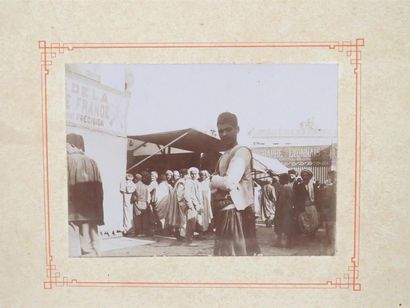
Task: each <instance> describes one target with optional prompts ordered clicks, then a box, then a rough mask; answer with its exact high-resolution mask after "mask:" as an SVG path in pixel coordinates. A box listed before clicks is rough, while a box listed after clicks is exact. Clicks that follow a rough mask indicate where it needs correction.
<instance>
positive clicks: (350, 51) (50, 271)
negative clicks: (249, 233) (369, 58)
mask: <svg viewBox="0 0 410 308" xmlns="http://www.w3.org/2000/svg"><path fill="white" fill-rule="evenodd" d="M364 45H365V44H364V39H363V38H359V39H355V41H354V42H352V41H331V42H276V43H266V42H250V43H47V42H46V41H39V43H38V47H39V49H40V51H41V59H40V61H41V100H42V123H43V126H42V129H43V170H44V178H43V181H44V218H45V242H46V271H47V277H46V279H45V281H44V283H43V285H44V288H45V289H52V288H53V286H54V287H138V288H263V289H267V288H300V289H350V288H351V289H352V290H353V291H360V290H361V284H360V283H359V252H360V192H361V104H362V100H361V84H362V70H361V60H362V56H361V49H362V48H363V47H364ZM156 48H163V49H171V48H179V49H184V48H185V49H186V48H189V49H199V48H316V49H329V50H337V51H338V52H341V53H346V56H347V57H348V58H349V60H350V64H352V65H353V67H354V69H353V73H354V75H355V78H356V82H355V87H356V94H355V103H356V114H355V168H354V174H355V181H354V185H355V186H354V204H353V210H354V211H353V215H354V226H353V228H354V230H353V231H354V237H353V256H352V257H351V260H350V261H351V263H350V265H349V266H348V268H347V273H345V274H343V275H341V276H340V277H336V278H335V279H332V280H326V281H323V282H291V283H285V282H277V283H275V282H272V283H259V282H237V283H234V282H147V281H129V282H128V281H127V282H125V281H118V282H113V281H101V282H100V281H80V280H78V279H70V278H68V277H66V276H64V275H62V274H61V273H60V272H58V271H57V267H56V265H55V264H54V263H53V261H54V260H53V256H52V249H51V220H50V184H49V168H48V167H49V161H48V153H49V149H48V96H47V90H48V76H49V72H50V67H51V65H52V61H53V59H55V58H57V56H58V55H60V54H63V53H64V52H66V51H75V50H82V49H156Z"/></svg>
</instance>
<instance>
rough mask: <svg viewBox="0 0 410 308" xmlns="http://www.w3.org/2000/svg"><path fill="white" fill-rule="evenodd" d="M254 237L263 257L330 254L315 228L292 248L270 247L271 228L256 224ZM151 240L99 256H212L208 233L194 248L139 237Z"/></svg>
mask: <svg viewBox="0 0 410 308" xmlns="http://www.w3.org/2000/svg"><path fill="white" fill-rule="evenodd" d="M257 238H258V242H259V245H260V247H261V250H262V254H263V256H321V255H333V249H332V247H329V245H328V244H327V241H326V236H325V231H324V230H323V229H319V230H318V232H317V234H316V236H315V238H313V239H312V238H309V237H306V236H304V235H300V236H298V237H297V238H296V239H295V242H294V246H293V247H292V248H282V247H275V246H273V245H272V244H273V242H274V232H273V229H272V228H266V227H265V226H261V225H258V226H257ZM139 239H142V240H149V241H152V242H150V243H149V244H143V245H135V246H131V247H126V248H121V249H113V250H108V251H105V252H103V253H102V256H106V257H114V256H130V257H131V256H144V257H147V256H169V257H171V256H212V255H213V247H214V236H213V235H208V236H204V237H202V238H198V236H196V237H194V243H195V244H196V245H197V246H196V247H190V246H186V245H184V243H183V242H181V241H178V240H176V239H175V238H172V237H165V236H154V237H143V238H139Z"/></svg>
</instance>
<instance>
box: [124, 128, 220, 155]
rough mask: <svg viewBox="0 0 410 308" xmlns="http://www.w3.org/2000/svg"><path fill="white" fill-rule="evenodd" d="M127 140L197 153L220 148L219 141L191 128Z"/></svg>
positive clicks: (137, 136)
mask: <svg viewBox="0 0 410 308" xmlns="http://www.w3.org/2000/svg"><path fill="white" fill-rule="evenodd" d="M128 138H131V139H136V140H141V141H145V142H150V143H155V144H159V145H162V146H171V147H175V148H179V149H183V150H187V151H192V152H199V153H204V152H210V151H219V149H220V148H221V143H220V140H219V139H217V138H215V137H212V136H210V135H207V134H205V133H202V132H200V131H198V130H195V129H193V128H187V129H182V130H175V131H169V132H161V133H154V134H147V135H135V136H128Z"/></svg>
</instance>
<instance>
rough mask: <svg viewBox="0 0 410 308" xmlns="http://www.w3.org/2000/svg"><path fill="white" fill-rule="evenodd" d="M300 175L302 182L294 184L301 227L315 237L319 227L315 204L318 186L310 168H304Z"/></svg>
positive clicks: (302, 230) (304, 231)
mask: <svg viewBox="0 0 410 308" xmlns="http://www.w3.org/2000/svg"><path fill="white" fill-rule="evenodd" d="M300 175H301V177H302V182H297V184H295V186H294V192H295V206H296V211H297V213H298V222H299V227H300V230H301V232H303V233H305V234H308V235H309V236H311V237H312V238H313V237H314V236H315V234H316V231H317V229H318V227H319V214H318V211H317V208H316V205H315V203H316V198H317V196H316V195H317V187H316V183H315V181H314V179H313V173H312V172H311V171H310V170H307V169H304V170H302V171H301V173H300Z"/></svg>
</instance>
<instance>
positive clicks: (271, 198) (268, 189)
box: [261, 177, 276, 228]
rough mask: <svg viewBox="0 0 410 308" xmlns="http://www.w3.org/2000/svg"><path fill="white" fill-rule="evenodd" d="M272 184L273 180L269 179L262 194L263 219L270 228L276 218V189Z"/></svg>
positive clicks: (263, 187)
mask: <svg viewBox="0 0 410 308" xmlns="http://www.w3.org/2000/svg"><path fill="white" fill-rule="evenodd" d="M272 183H273V180H272V178H270V177H269V178H267V179H266V184H265V185H263V186H262V192H261V203H262V204H261V210H262V219H263V220H264V221H265V224H266V227H268V228H271V227H272V224H273V219H274V218H275V204H276V189H275V187H274V186H273V185H272Z"/></svg>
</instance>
